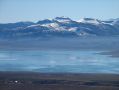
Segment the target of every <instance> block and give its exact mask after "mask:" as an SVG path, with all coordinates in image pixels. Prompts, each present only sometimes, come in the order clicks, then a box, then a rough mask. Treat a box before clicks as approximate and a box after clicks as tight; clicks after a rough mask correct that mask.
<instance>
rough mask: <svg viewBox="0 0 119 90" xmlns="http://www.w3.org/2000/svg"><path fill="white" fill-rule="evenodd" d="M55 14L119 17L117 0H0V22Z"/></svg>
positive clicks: (36, 19)
mask: <svg viewBox="0 0 119 90" xmlns="http://www.w3.org/2000/svg"><path fill="white" fill-rule="evenodd" d="M56 16H67V17H70V18H72V19H76V20H78V19H80V18H83V17H92V18H98V19H110V18H119V0H0V23H6V22H17V21H35V22H36V21H38V20H40V19H45V18H54V17H56Z"/></svg>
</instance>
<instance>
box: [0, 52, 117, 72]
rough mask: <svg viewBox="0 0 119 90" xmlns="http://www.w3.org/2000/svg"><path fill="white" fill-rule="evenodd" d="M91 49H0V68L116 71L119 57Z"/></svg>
mask: <svg viewBox="0 0 119 90" xmlns="http://www.w3.org/2000/svg"><path fill="white" fill-rule="evenodd" d="M100 52H101V51H96V50H95V51H92V50H70V51H68V50H25V51H17V50H16V51H15V50H7V51H6V50H1V51H0V71H34V72H52V73H64V72H67V73H118V74H119V58H113V57H109V56H108V55H100V54H97V53H100Z"/></svg>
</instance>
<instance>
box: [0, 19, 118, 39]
mask: <svg viewBox="0 0 119 90" xmlns="http://www.w3.org/2000/svg"><path fill="white" fill-rule="evenodd" d="M112 35H119V19H111V20H107V21H101V20H98V19H94V18H83V19H79V20H77V21H75V20H72V19H70V18H68V17H56V18H54V19H44V20H39V21H38V22H37V23H33V22H18V23H7V24H0V38H1V37H2V38H12V37H13V38H14V37H44V36H47V37H49V36H55V37H57V36H58V37H79V36H112Z"/></svg>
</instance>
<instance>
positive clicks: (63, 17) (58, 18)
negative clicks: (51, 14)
mask: <svg viewBox="0 0 119 90" xmlns="http://www.w3.org/2000/svg"><path fill="white" fill-rule="evenodd" d="M53 20H55V21H58V22H69V21H72V20H71V19H70V18H69V17H65V16H62V17H56V18H54V19H53Z"/></svg>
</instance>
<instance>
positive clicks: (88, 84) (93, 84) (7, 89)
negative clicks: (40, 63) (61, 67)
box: [0, 72, 119, 90]
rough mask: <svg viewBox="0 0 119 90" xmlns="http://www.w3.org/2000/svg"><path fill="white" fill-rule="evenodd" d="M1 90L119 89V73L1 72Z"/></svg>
mask: <svg viewBox="0 0 119 90" xmlns="http://www.w3.org/2000/svg"><path fill="white" fill-rule="evenodd" d="M0 90H119V75H118V74H88V73H87V74H86V73H80V74H72V73H56V74H55V73H35V72H0Z"/></svg>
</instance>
